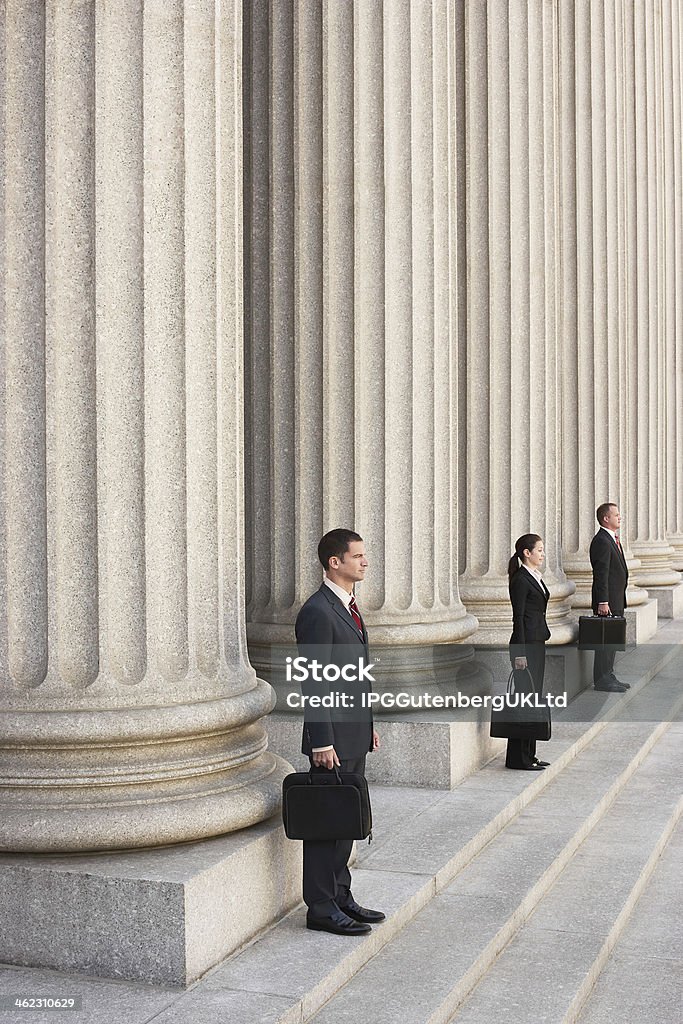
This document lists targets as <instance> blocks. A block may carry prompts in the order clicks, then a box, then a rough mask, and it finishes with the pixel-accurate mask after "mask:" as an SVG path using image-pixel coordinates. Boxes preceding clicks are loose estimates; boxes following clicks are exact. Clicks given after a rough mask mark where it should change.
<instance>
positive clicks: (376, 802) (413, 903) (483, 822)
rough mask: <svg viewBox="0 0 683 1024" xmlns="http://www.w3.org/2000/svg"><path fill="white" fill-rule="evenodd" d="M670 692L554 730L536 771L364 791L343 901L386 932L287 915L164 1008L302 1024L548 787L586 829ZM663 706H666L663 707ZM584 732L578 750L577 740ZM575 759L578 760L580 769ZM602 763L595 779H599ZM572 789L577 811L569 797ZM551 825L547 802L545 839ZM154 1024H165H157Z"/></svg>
mask: <svg viewBox="0 0 683 1024" xmlns="http://www.w3.org/2000/svg"><path fill="white" fill-rule="evenodd" d="M649 674H651V673H649ZM674 693H675V695H676V697H677V696H678V688H677V686H676V682H675V679H672V678H664V677H663V678H662V681H661V682H660V681H659V680H655V681H654V682H652V683H651V684H650V685H649V686H648V687H647V688H646V690H645V691H643V690H642V688H641V689H638V688H637V687H636V686H634V691H632V692H630V693H629V694H628V695H623V696H624V697H627V700H623V702H622V704H621V712H620V717H624V716H625V715H626V713H627V711H626V709H627V707H631V708H632V710H633V719H634V720H632V721H630V722H627V723H623V724H622V723H616V722H614V723H611V724H610V723H609V722H603V723H594V724H593V725H590V726H589V727H588V728H587V729H586V725H585V723H583V729H582V723H581V722H571V723H568V724H567V726H566V727H562V726H558V728H557V729H556V734H555V738H554V739H553V741H552V742H551V743H549V744H547V745H546V746H547V747H548V748H551V747H552V749H553V754H552V756H553V758H555V760H554V763H553V765H552V766H551V768H549V769H546V771H545V772H540V773H537V774H534V775H531V773H526V772H509V771H505V770H504V769H503V767H502V762H500V761H498V763H497V764H492V765H490V766H489V767H487V768H486V769H484V770H482V771H480V772H478V773H476V775H474V776H471V777H470V778H468V779H467V780H465V782H463V784H462V785H461V786H460V787H458V788H457V789H456V790H454V791H452V792H445V793H444V792H443V791H432V792H429V791H425V790H410V789H402V790H382V789H374V790H373V807H374V817H375V819H376V822H377V825H378V829H377V841H376V842H373V844H372V846H371V847H368V846H367V845H366V844H364V845H363V846H361V847H360V849H359V855H358V863H359V865H360V868H359V869H357V870H356V871H355V872H354V894H355V895H356V897H357V898H358V899H359V901H360V902H364V903H365V905H373V906H381V907H382V908H383V909H385V910H386V911H388V919H387V921H386V922H385V923H383V924H382V925H381V926H379V927H377V928H374V929H373V931H372V933H371V934H370V935H368V936H367V937H365V938H359V939H353V940H350V939H348V938H344V937H340V936H333V935H327V934H319V933H315V934H313V933H311V932H308V931H306V929H305V928H304V911H303V909H299V910H297V911H294V912H293V913H292V914H290V915H288V917H286V918H285V919H284V920H283V921H281V922H279V924H278V925H277V926H275V927H274V928H273V929H271V930H270V931H269V932H267V933H266V934H265V935H264V936H263V937H262V938H261V939H260V940H258V941H256V942H254V943H252V944H251V945H250V946H249V947H248V948H247V949H245V950H243V951H242V952H241V953H240V954H238V955H236V956H234V957H232V958H231V959H230V960H229V961H227V962H226V963H224V964H223V965H221V966H220V967H218V968H216V969H215V970H214V971H212V972H211V973H210V974H209V975H207V976H206V977H205V978H204V979H203V980H202V981H201V983H200V985H199V986H198V987H197V989H196V990H195V991H190V992H188V993H187V994H186V995H185V996H183V997H181V999H180V1000H179V1001H178V1003H177V1004H174V1012H175V1011H177V1010H179V1009H180V1008H181V1007H184V1008H185V1010H186V1011H187V1012H188V1013H189V1012H191V1010H192V1006H193V1005H195V1003H196V1000H200V999H203V998H205V996H206V993H207V992H210V993H213V994H214V995H215V996H216V998H218V993H221V998H225V999H228V996H229V999H230V1008H231V1013H236V1012H237V1000H238V994H240V995H239V1006H240V1008H241V1012H242V1013H243V1015H244V1019H245V1020H249V1012H250V1010H249V1007H250V1005H251V1004H252V1002H253V1012H254V1013H256V1004H257V1002H259V1001H261V1002H262V1000H263V998H264V997H268V998H270V999H271V1000H272V1001H273V1013H274V1014H275V1016H274V1017H273V1020H277V1021H279V1022H281V1024H289V1022H293V1021H296V1022H301V1021H307V1020H309V1019H310V1018H311V1017H312V1016H313V1015H314V1014H315V1013H316V1012H317V1011H318V1010H319V1009H320V1008H321V1007H322V1006H323V1005H324V1004H325V1002H326V1001H327V1000H329V999H330V998H331V997H332V996H334V994H335V993H336V992H338V991H339V990H340V989H342V988H343V986H344V985H347V983H349V982H350V981H351V979H354V980H353V981H351V985H355V984H356V981H357V980H358V979H357V978H355V977H354V976H356V975H357V976H358V978H360V977H362V975H361V974H359V972H361V971H362V968H363V967H364V965H366V964H368V962H369V961H373V958H376V959H379V954H381V955H385V954H386V953H387V952H389V951H390V950H391V949H392V948H394V946H395V945H396V943H397V942H400V940H401V938H402V936H401V935H400V933H401V932H402V930H403V929H404V928H406V926H409V927H410V926H411V922H413V919H424V918H423V914H424V913H426V909H424V908H427V909H428V908H429V907H431V906H432V905H434V906H436V905H437V899H436V897H437V893H440V892H442V891H443V890H444V889H445V888H446V887H447V886H448V885H449V884H450V883H451V882H452V881H453V879H454V877H455V875H457V873H458V872H459V871H460V870H461V869H462V868H464V867H465V865H466V864H468V863H469V861H471V860H472V858H473V857H475V856H477V854H479V853H480V852H481V851H482V850H483V849H484V847H486V846H487V844H488V843H489V842H490V841H491V840H492V839H494V838H495V837H496V836H498V835H499V833H500V832H501V831H502V829H503V828H505V826H506V825H508V824H509V823H510V821H511V820H512V819H513V818H515V817H516V816H517V815H518V814H524V813H525V812H526V811H527V809H528V810H529V811H530V810H531V807H532V806H533V805H534V804H535V803H537V802H538V801H539V800H540V799H541V798H542V796H543V795H544V791H545V790H546V789H547V788H548V787H550V786H556V787H558V791H562V792H564V793H565V797H564V799H565V800H566V801H572V800H573V801H574V803H573V805H572V808H571V814H570V815H569V817H570V818H571V822H570V824H571V825H572V828H571V829H570V833H569V834H570V836H575V834H576V833H577V831H579V830H580V829H581V828H582V827H590V824H589V825H588V826H587V825H586V823H587V822H588V819H589V818H590V816H591V814H592V813H593V812H595V810H596V808H604V807H606V806H608V804H609V802H610V801H611V799H613V797H614V795H615V794H616V792H618V790H619V788H620V787H621V786H622V785H623V783H624V781H625V780H626V778H627V777H628V776H629V775H630V774H631V773H632V771H633V770H635V767H637V765H638V764H639V763H640V762H641V761H642V760H643V758H644V757H646V755H647V753H648V751H649V750H650V749H651V747H652V746H653V745H654V744H655V743H656V742H657V739H658V737H659V736H660V735H661V734H662V733H663V732H664V731H665V730H666V727H667V726H666V723H665V722H662V723H660V724H656V723H652V722H647V721H639V720H638V717H639V714H642V708H641V712H640V713H639V711H638V708H639V705H643V706H644V702H645V703H646V702H648V701H650V702H652V701H660V702H661V701H662V700H664V701H665V700H666V697H667V694H669V695H672V694H674ZM608 696H610V697H611V696H612V695H608ZM673 699H674V697H673V696H670V701H669V703H671V700H673ZM607 711H609V707H608V708H607ZM620 730H622V733H621V734H620ZM586 732H588V733H589V734H590V737H591V739H590V740H586ZM617 737H618V738H619V742H618V743H617V742H616V740H617ZM615 744H616V750H614V748H615ZM613 750H614V753H612V752H613ZM579 751H583V753H582V755H581V758H580V759H579V758H577V753H578V752H579ZM590 756H592V757H593V758H594V760H595V763H596V764H597V765H599V766H600V769H601V771H600V774H599V775H598V777H597V778H591V774H590V769H588V770H587V769H586V767H585V760H584V759H585V758H587V757H590ZM610 757H611V763H609V762H610ZM605 762H608V767H607V768H603V765H604V764H605ZM562 768H564V771H562V770H561V769H562ZM570 770H572V771H573V772H574V773H575V776H576V777H575V779H574V781H573V783H571V784H568V783H567V782H566V780H565V779H564V774H565V772H569V771H570ZM577 789H578V791H579V795H580V797H581V799H579V800H577V799H576V798H575V797H574V795H573V794H574V793H575V791H576V790H577ZM550 802H551V804H552V803H553V800H552V799H551V801H550ZM540 806H541V807H542V805H540ZM539 813H541V812H539ZM543 813H546V812H543ZM597 813H598V814H599V813H601V810H598V812H597ZM561 820H562V815H560V817H559V818H558V815H557V803H556V800H555V806H554V808H553V818H552V828H551V830H550V831H551V836H552V835H554V834H555V833H556V832H557V828H558V826H559V824H560V823H561ZM516 824H517V825H518V824H519V823H516ZM578 841H580V840H578ZM578 841H577V842H578ZM566 842H567V841H566V840H565V845H566ZM551 852H552V850H551ZM557 855H558V853H557V851H556V856H557ZM570 855H571V853H570V852H567V856H570ZM548 884H549V883H548ZM420 911H422V912H423V913H420ZM432 913H433V911H432ZM417 915H419V918H417ZM387 944H390V945H387ZM313 953H314V955H312V954H313ZM423 954H424V950H423ZM373 962H374V961H373ZM371 966H372V964H371ZM364 973H365V972H363V974H364ZM349 987H350V986H349ZM284 1001H286V1006H284V1007H283V1002H284ZM259 1005H260V1003H259ZM373 1005H374V1004H373ZM253 1019H258V1018H257V1017H254V1018H253ZM168 1020H169V1021H170V1020H171V1017H170V1016H169V1017H168ZM158 1024H166V1020H165V1018H164V1016H163V1015H162V1017H161V1018H159V1021H158Z"/></svg>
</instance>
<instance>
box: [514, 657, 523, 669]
mask: <svg viewBox="0 0 683 1024" xmlns="http://www.w3.org/2000/svg"><path fill="white" fill-rule="evenodd" d="M515 668H526V658H515Z"/></svg>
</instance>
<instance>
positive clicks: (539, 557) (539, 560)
mask: <svg viewBox="0 0 683 1024" xmlns="http://www.w3.org/2000/svg"><path fill="white" fill-rule="evenodd" d="M524 557H525V558H526V561H527V565H529V566H530V567H531V568H532V569H540V568H541V566H542V565H543V562H544V561H545V548H544V547H543V541H542V540H537V541H536V543H535V544H534V546H533V548H532V550H531V551H529V549H528V548H527V549H526V551H525V552H524Z"/></svg>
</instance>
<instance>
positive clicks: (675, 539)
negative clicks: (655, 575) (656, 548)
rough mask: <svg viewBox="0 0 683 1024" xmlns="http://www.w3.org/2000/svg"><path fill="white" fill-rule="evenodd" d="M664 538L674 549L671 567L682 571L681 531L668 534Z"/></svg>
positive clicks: (682, 541)
mask: <svg viewBox="0 0 683 1024" xmlns="http://www.w3.org/2000/svg"><path fill="white" fill-rule="evenodd" d="M666 539H667V540H668V542H669V544H670V545H671V547H672V548H673V549H674V553H673V555H672V556H671V567H672V569H674V570H675V571H676V572H680V573H683V533H674V534H669V536H668V537H667V538H666Z"/></svg>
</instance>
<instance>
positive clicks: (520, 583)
mask: <svg viewBox="0 0 683 1024" xmlns="http://www.w3.org/2000/svg"><path fill="white" fill-rule="evenodd" d="M544 558H545V552H544V548H543V540H542V538H541V537H539V536H538V534H537V533H525V534H524V536H523V537H520V538H519V539H518V541H517V543H516V544H515V553H514V555H513V556H512V558H511V559H510V563H509V565H508V577H509V580H510V601H511V602H512V636H511V637H510V662H511V664H512V667H513V668H514V669H528V670H529V673H530V675H531V678H532V679H533V682H534V688H535V690H536V692H537V693H538V694H541V693H542V692H543V674H544V672H545V642H546V640H547V639H548V638H549V637H550V630H549V629H548V624H547V622H546V620H545V610H546V608H547V606H548V599H549V597H550V591H549V590H548V588H547V587H546V585H545V583H544V582H543V579H542V578H541V566H542V565H543V561H544ZM515 684H516V686H517V688H518V690H520V691H521V690H522V688H523V690H524V691H526V692H529V691H530V690H531V683H530V681H529V678H528V676H527V675H526V673H521V672H520V673H516V675H515ZM547 765H548V762H547V761H539V760H538V758H537V757H536V740H521V739H509V740H508V746H507V756H506V758H505V767H506V768H518V769H520V770H522V771H528V772H535V771H541V770H542V769H543V768H546V767H547Z"/></svg>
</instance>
